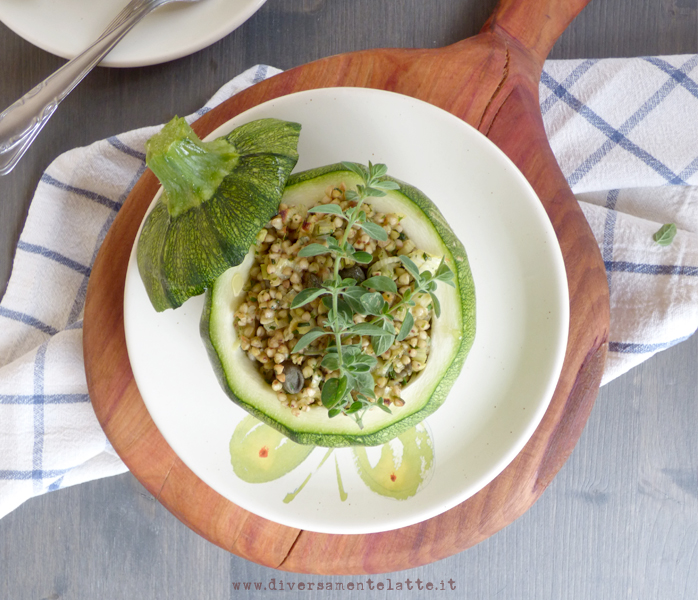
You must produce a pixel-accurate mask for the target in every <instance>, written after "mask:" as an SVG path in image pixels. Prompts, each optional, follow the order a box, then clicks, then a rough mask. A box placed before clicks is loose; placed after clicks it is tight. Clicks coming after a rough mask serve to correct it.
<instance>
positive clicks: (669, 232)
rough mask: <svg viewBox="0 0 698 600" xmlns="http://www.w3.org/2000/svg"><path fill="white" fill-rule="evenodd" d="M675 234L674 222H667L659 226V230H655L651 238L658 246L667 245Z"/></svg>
mask: <svg viewBox="0 0 698 600" xmlns="http://www.w3.org/2000/svg"><path fill="white" fill-rule="evenodd" d="M675 236H676V225H674V223H667V224H666V225H662V227H660V228H659V231H657V233H655V234H654V235H653V236H652V238H653V239H654V241H655V242H657V243H658V244H659V245H660V246H668V245H669V244H671V242H673V241H674V237H675Z"/></svg>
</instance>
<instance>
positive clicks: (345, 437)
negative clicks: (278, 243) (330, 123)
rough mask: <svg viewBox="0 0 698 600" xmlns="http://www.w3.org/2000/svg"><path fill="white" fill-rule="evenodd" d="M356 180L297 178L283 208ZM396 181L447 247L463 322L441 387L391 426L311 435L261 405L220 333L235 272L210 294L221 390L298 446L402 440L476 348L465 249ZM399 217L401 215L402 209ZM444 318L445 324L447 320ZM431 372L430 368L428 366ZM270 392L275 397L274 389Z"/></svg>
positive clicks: (326, 174)
mask: <svg viewBox="0 0 698 600" xmlns="http://www.w3.org/2000/svg"><path fill="white" fill-rule="evenodd" d="M354 178H355V176H353V174H352V173H350V172H349V171H347V170H346V169H345V168H344V167H343V166H342V165H341V164H335V165H328V166H325V167H320V168H318V169H312V170H309V171H304V172H301V173H297V174H294V175H292V176H291V177H290V178H289V180H288V183H287V186H286V192H285V194H284V197H283V198H282V202H287V198H288V197H289V196H293V195H295V194H302V193H303V189H304V186H309V185H310V186H315V187H317V188H318V189H325V188H326V186H327V185H331V184H333V182H338V181H347V182H354V181H355V179H354ZM389 179H392V178H389ZM393 181H396V182H397V183H398V184H399V185H400V190H399V192H390V194H396V195H397V196H399V197H400V198H399V199H400V201H401V202H405V201H407V202H409V203H411V205H413V207H415V208H416V212H415V213H413V214H416V215H418V216H417V218H422V217H423V218H425V219H427V220H428V222H429V223H430V224H431V226H432V227H433V229H434V230H435V231H436V233H437V234H438V236H439V237H440V239H441V241H442V242H443V246H444V255H445V257H446V260H447V262H448V263H449V265H450V266H451V268H452V269H453V271H454V273H455V275H456V277H455V279H456V288H455V290H452V288H448V290H452V293H453V296H451V297H450V298H451V299H452V303H453V306H454V312H452V313H451V316H452V317H455V318H454V319H453V320H454V321H459V323H458V324H457V325H458V331H457V332H454V333H457V334H458V336H457V340H458V341H457V343H454V340H455V339H456V338H455V335H454V334H453V333H449V334H447V335H445V336H442V338H445V337H449V340H448V342H449V343H450V344H451V345H452V349H451V350H450V352H449V355H448V357H447V358H446V359H445V360H442V361H441V362H444V363H447V365H446V366H445V368H442V367H443V365H442V366H441V367H439V368H442V372H441V373H440V374H439V378H438V381H434V382H433V385H432V386H431V387H429V388H428V393H425V397H420V398H419V399H418V400H417V405H416V406H412V407H411V409H410V410H402V409H393V415H392V416H390V417H386V418H387V419H388V420H387V421H385V422H382V423H380V424H379V425H378V426H376V427H374V428H370V427H369V428H367V429H366V430H361V429H359V428H358V426H357V425H356V424H355V422H354V421H353V419H350V418H348V417H342V416H339V417H335V418H334V419H329V418H326V419H325V420H326V422H327V425H324V424H323V426H322V428H318V429H322V430H321V431H317V430H316V431H313V430H309V429H308V427H306V426H303V419H304V417H305V416H306V415H307V414H308V413H302V414H301V415H300V416H298V417H294V416H293V415H291V412H290V410H288V411H286V412H287V413H288V415H284V414H282V412H281V411H280V410H278V409H276V408H274V407H273V403H271V404H270V403H268V402H263V401H261V400H260V398H261V395H260V394H257V395H255V394H254V393H250V390H251V389H252V388H251V387H250V385H249V384H250V381H249V380H246V379H245V377H246V376H245V375H243V373H242V372H243V370H244V369H241V368H240V366H241V364H242V363H238V362H237V361H248V362H249V358H248V357H247V355H246V353H245V352H243V351H242V350H239V349H238V350H236V351H235V350H231V348H230V347H229V344H227V343H226V341H225V340H226V339H227V338H226V337H225V336H226V335H227V333H225V332H221V330H220V329H221V327H228V326H229V327H231V328H232V327H233V326H232V318H228V317H229V316H230V315H225V314H223V315H221V313H220V312H218V311H221V312H223V313H225V311H229V307H230V306H231V301H232V295H233V292H231V273H233V272H234V271H235V269H231V270H229V271H228V272H226V274H224V275H223V276H222V277H221V278H219V279H218V280H217V281H216V283H214V285H213V286H212V288H211V289H209V290H208V291H207V292H206V300H205V307H204V310H203V314H202V318H201V323H200V333H201V337H202V340H203V343H204V345H205V347H206V350H207V352H208V355H209V358H210V361H211V364H212V366H213V369H214V372H215V374H216V376H217V378H218V381H219V383H220V385H221V387H222V388H223V390H224V391H225V393H226V394H227V395H228V397H229V398H230V399H231V400H232V401H233V402H235V403H236V404H238V405H239V406H240V407H241V408H243V409H244V410H246V411H247V412H249V413H251V414H252V415H254V416H255V417H257V418H258V419H259V420H260V421H263V422H264V423H266V424H268V425H270V426H271V427H274V428H275V429H277V430H278V431H280V432H281V433H283V434H284V435H285V436H287V437H288V438H289V439H291V440H292V441H294V442H296V443H299V444H310V445H315V446H325V447H345V446H376V445H380V444H384V443H385V442H387V441H389V440H391V439H393V438H395V437H397V436H398V435H400V434H401V433H403V432H405V431H406V430H408V429H410V428H411V427H414V426H415V425H416V424H417V423H420V422H421V421H423V420H424V419H425V418H426V417H427V416H428V415H430V414H432V413H433V412H434V411H435V410H437V409H438V408H439V407H440V406H441V405H442V404H443V403H444V401H445V400H446V397H447V396H448V393H449V391H450V390H451V388H452V386H453V384H454V383H455V381H456V379H457V377H458V375H459V373H460V371H461V369H462V367H463V364H464V362H465V359H466V357H467V355H468V352H469V351H470V348H471V347H472V344H473V341H474V338H475V328H476V322H475V286H474V282H473V278H472V274H471V271H470V266H469V263H468V258H467V255H466V252H465V249H464V247H463V245H462V244H461V242H460V241H459V240H458V238H457V237H456V235H455V234H454V232H453V231H452V230H451V228H450V227H449V226H448V223H447V222H446V220H445V219H444V217H443V215H442V214H441V212H440V211H439V210H438V208H437V207H436V206H435V205H434V203H433V202H432V201H431V200H430V199H429V198H427V197H426V196H425V195H424V194H423V193H422V192H421V191H419V190H418V189H417V188H415V187H413V186H411V185H409V184H406V183H404V182H402V181H399V180H396V179H393ZM397 196H396V198H397ZM371 200H373V199H369V200H368V201H369V202H371ZM395 212H399V209H398V210H396V211H395ZM445 287H446V286H443V287H442V288H441V289H445ZM449 293H450V292H449ZM444 308H445V307H444V300H442V310H444ZM441 318H442V319H443V318H444V315H443V314H442V316H441ZM222 324H224V325H222ZM222 334H223V335H222ZM224 338H225V339H224ZM442 341H443V339H442ZM437 343H439V340H438V339H436V338H433V339H432V344H437ZM430 359H431V357H430ZM427 366H428V368H429V362H428V361H427ZM437 366H438V365H437ZM426 372H427V370H425V371H424V372H423V374H422V375H420V376H419V377H423V376H424V373H426ZM260 379H261V376H260ZM410 385H411V384H410ZM427 385H431V383H427ZM408 387H409V386H408ZM269 390H270V391H271V389H270V388H269ZM272 393H273V392H272ZM406 407H407V405H406ZM406 407H403V408H406ZM313 411H323V412H324V414H326V411H325V409H324V408H322V407H318V408H314V409H313V410H311V412H313ZM376 411H377V409H376ZM371 412H375V411H371ZM378 412H381V411H378ZM271 413H274V414H271Z"/></svg>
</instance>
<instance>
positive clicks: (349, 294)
mask: <svg viewBox="0 0 698 600" xmlns="http://www.w3.org/2000/svg"><path fill="white" fill-rule="evenodd" d="M368 293H369V292H368V291H366V290H365V289H363V288H361V287H358V286H353V287H348V288H347V289H345V290H344V291H343V292H342V299H343V300H344V301H345V302H346V303H347V304H348V305H349V307H350V308H351V309H352V310H353V311H354V312H355V313H358V314H360V315H365V314H366V309H365V308H364V305H363V303H362V302H361V298H362V297H363V296H364V295H365V294H368Z"/></svg>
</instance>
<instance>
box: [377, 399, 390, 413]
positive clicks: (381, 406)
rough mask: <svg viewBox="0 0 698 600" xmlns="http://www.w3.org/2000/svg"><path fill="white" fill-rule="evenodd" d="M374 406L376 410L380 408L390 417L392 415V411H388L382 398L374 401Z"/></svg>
mask: <svg viewBox="0 0 698 600" xmlns="http://www.w3.org/2000/svg"><path fill="white" fill-rule="evenodd" d="M376 406H377V407H378V408H380V409H381V410H383V411H385V412H387V413H388V414H389V415H392V414H393V411H392V410H390V409H389V408H388V407H387V406H386V405H385V402H384V401H383V398H379V399H378V400H377V401H376Z"/></svg>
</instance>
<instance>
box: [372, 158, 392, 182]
mask: <svg viewBox="0 0 698 600" xmlns="http://www.w3.org/2000/svg"><path fill="white" fill-rule="evenodd" d="M387 173H388V167H387V166H386V165H384V164H383V163H378V164H377V165H374V164H372V163H371V161H369V163H368V177H369V179H378V178H379V177H384V176H385V175H386V174H387Z"/></svg>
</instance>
